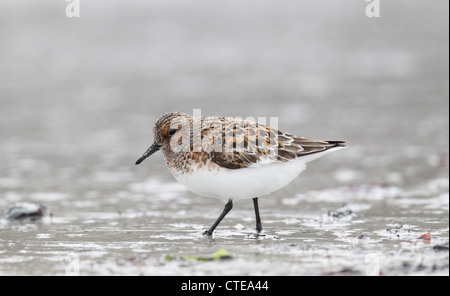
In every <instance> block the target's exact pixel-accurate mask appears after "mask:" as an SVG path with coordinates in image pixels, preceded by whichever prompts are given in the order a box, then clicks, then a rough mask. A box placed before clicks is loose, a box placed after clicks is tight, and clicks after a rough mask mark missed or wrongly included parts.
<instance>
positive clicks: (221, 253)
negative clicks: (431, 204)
mask: <svg viewBox="0 0 450 296" xmlns="http://www.w3.org/2000/svg"><path fill="white" fill-rule="evenodd" d="M231 258H232V257H231V256H230V254H229V253H228V251H227V250H225V249H220V250H218V251H217V252H215V253H214V254H212V255H211V256H205V257H203V256H191V255H187V256H186V255H183V256H174V255H171V254H168V255H167V256H166V257H165V259H166V260H167V261H172V260H174V259H182V260H187V261H201V262H207V261H213V260H226V259H231Z"/></svg>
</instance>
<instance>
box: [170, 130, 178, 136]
mask: <svg viewBox="0 0 450 296" xmlns="http://www.w3.org/2000/svg"><path fill="white" fill-rule="evenodd" d="M176 132H177V130H176V129H171V130H170V131H169V136H173V135H174V134H175V133H176Z"/></svg>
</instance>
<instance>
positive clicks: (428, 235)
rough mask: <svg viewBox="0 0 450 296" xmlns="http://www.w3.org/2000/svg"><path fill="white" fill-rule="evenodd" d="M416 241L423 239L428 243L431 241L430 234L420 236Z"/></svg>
mask: <svg viewBox="0 0 450 296" xmlns="http://www.w3.org/2000/svg"><path fill="white" fill-rule="evenodd" d="M418 239H423V240H427V241H429V240H431V233H430V232H427V233H425V234H422V235H421V236H419V237H418Z"/></svg>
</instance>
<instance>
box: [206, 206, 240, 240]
mask: <svg viewBox="0 0 450 296" xmlns="http://www.w3.org/2000/svg"><path fill="white" fill-rule="evenodd" d="M232 208H233V201H232V200H231V199H230V200H229V201H228V202H227V204H226V205H225V207H224V208H223V211H222V213H221V214H220V216H219V218H217V220H216V222H214V224H213V225H212V226H211V228H209V229H208V230H207V231H205V232H203V235H206V236H212V233H213V231H214V229H216V227H217V225H219V223H220V221H222V219H223V218H224V217H225V216H226V215H227V214H228V212H229V211H231V209H232Z"/></svg>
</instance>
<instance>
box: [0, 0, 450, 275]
mask: <svg viewBox="0 0 450 296" xmlns="http://www.w3.org/2000/svg"><path fill="white" fill-rule="evenodd" d="M59 2H61V1H58V2H56V1H54V2H48V3H45V4H36V3H35V2H33V1H21V2H17V1H7V2H6V3H7V4H5V5H4V6H3V7H2V10H1V11H0V40H2V41H1V42H2V46H0V56H1V58H0V81H1V83H0V138H1V142H0V163H1V167H0V211H1V210H6V209H7V208H8V206H10V205H12V204H14V203H15V202H32V203H37V204H43V205H45V206H46V207H47V208H49V210H50V211H51V212H52V216H51V217H50V216H49V217H45V218H43V219H41V220H38V221H7V220H5V219H3V220H1V221H0V275H64V274H81V275H104V274H106V275H120V274H124V275H140V274H143V275H341V274H342V275H366V274H369V275H372V274H377V275H378V274H381V275H428V274H432V275H442V274H444V275H448V273H449V267H448V260H449V251H448V246H449V219H448V217H449V181H448V169H449V168H448V155H449V150H448V145H449V126H448V119H449V113H448V112H449V111H448V107H449V100H448V78H449V77H448V26H446V25H445V24H446V23H447V20H448V3H446V2H445V1H442V2H439V4H436V3H435V4H434V5H433V6H431V5H430V4H428V3H426V2H425V1H408V5H403V4H401V3H402V1H398V2H395V3H391V2H390V3H385V2H383V8H382V11H381V17H380V18H379V19H368V18H367V17H366V16H365V14H364V9H365V3H364V1H362V2H361V1H348V2H346V4H343V3H339V4H336V3H334V2H331V1H329V2H323V3H322V4H320V5H318V4H316V2H315V1H304V2H303V1H302V3H300V2H297V1H288V2H286V3H285V4H284V5H279V4H277V3H275V2H274V1H261V3H259V4H258V5H252V4H244V5H243V4H242V3H240V2H237V1H227V2H226V3H225V2H224V3H222V4H221V5H212V4H206V3H204V1H194V2H198V3H192V4H190V5H187V4H179V3H178V4H170V3H167V2H166V1H147V2H146V3H145V4H143V3H140V2H139V3H137V2H135V1H129V4H128V5H127V6H125V5H123V4H120V3H119V2H118V1H94V2H95V3H93V2H90V3H85V2H86V1H82V7H81V9H82V10H81V17H80V18H79V19H76V20H75V19H68V18H66V16H65V14H64V9H65V3H64V1H62V2H61V3H59ZM127 3H128V2H127ZM418 19H420V20H421V21H420V22H419V21H418ZM193 108H201V109H202V114H203V115H226V116H241V117H247V116H254V117H258V116H267V117H269V116H277V117H278V118H279V119H278V121H279V127H280V129H282V130H286V131H289V132H291V133H294V134H298V135H301V136H306V137H312V138H319V139H331V140H346V141H347V142H348V144H349V147H348V148H347V149H345V150H342V151H337V152H336V153H333V154H330V155H327V156H325V157H324V158H322V159H320V160H317V161H314V162H313V163H311V164H310V165H309V167H308V169H307V170H306V171H305V172H304V173H302V175H301V176H300V177H299V178H298V179H297V180H295V181H294V182H293V183H291V184H290V185H289V186H287V187H286V188H284V189H282V190H280V191H278V192H276V193H274V194H273V195H271V196H269V197H264V198H261V199H260V211H261V217H262V223H263V228H264V234H265V236H263V237H260V238H258V239H253V237H252V234H253V232H254V217H253V208H252V202H251V200H248V201H239V202H236V203H235V205H234V208H233V210H232V211H231V212H230V213H229V215H228V216H227V217H226V218H225V219H224V221H223V222H222V223H221V224H220V225H219V227H218V228H217V230H216V232H215V233H214V237H213V238H212V239H210V238H205V237H202V235H201V233H202V232H203V231H204V230H205V229H207V228H208V227H209V226H210V225H211V224H212V222H213V221H214V219H215V218H216V217H217V216H218V215H219V213H220V212H221V210H222V208H223V203H221V202H220V201H218V200H213V199H207V198H203V197H198V196H196V195H194V194H192V193H190V192H189V191H187V190H186V189H185V188H184V187H183V186H182V185H180V184H178V183H176V182H175V180H174V179H173V178H172V176H171V175H170V173H169V172H168V170H167V169H166V168H165V165H164V163H163V159H162V156H161V155H154V156H152V157H151V158H149V159H147V160H146V161H145V162H144V163H142V164H141V165H140V166H135V165H134V162H135V161H136V159H137V158H138V157H139V156H140V155H141V154H142V153H143V152H144V151H145V149H146V148H147V147H148V146H149V145H150V144H151V143H152V141H153V139H152V137H153V134H152V131H151V126H152V124H153V122H154V120H155V119H156V118H157V117H158V115H159V114H161V113H163V112H167V111H174V110H178V111H184V112H187V113H191V112H192V109H193ZM428 232H430V235H431V239H430V240H428V239H421V238H419V237H421V236H422V235H424V234H426V233H428ZM219 249H225V250H227V251H228V253H229V254H230V256H231V259H230V260H213V261H210V262H200V261H196V260H194V261H189V260H183V259H180V258H179V256H188V255H192V256H199V257H204V256H211V255H212V254H213V253H215V252H216V251H218V250H219ZM168 255H170V256H173V257H174V258H175V259H174V260H167V256H168Z"/></svg>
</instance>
